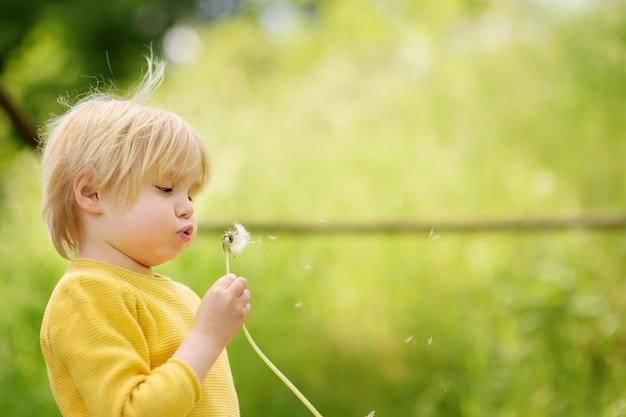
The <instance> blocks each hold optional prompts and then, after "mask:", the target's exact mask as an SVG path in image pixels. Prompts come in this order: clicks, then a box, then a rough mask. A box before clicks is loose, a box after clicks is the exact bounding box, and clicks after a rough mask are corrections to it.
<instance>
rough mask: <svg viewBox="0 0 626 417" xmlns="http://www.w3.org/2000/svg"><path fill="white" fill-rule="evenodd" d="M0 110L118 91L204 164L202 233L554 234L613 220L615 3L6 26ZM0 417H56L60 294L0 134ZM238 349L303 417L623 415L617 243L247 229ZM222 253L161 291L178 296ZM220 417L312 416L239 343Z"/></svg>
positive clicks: (625, 324) (57, 17)
mask: <svg viewBox="0 0 626 417" xmlns="http://www.w3.org/2000/svg"><path fill="white" fill-rule="evenodd" d="M0 16H1V18H0V23H1V25H0V27H1V28H2V29H0V48H1V50H0V54H1V56H0V64H1V65H2V67H1V71H2V73H1V78H0V85H2V86H3V87H4V89H5V90H6V91H7V92H8V95H9V97H11V99H12V100H13V105H14V106H15V107H16V108H18V109H19V110H20V111H21V112H22V114H24V115H28V116H27V118H28V119H30V120H31V122H32V124H34V125H36V126H41V124H42V123H43V122H44V121H45V119H46V118H47V117H48V115H49V114H50V113H59V112H61V111H62V110H63V108H62V107H61V106H60V105H58V104H57V103H56V101H55V100H56V97H57V96H59V95H63V94H66V93H68V94H69V95H70V96H72V97H73V96H76V95H80V94H84V93H85V92H86V91H88V86H89V85H90V84H94V83H100V84H101V85H104V86H106V85H108V84H110V82H114V83H115V85H117V86H119V87H120V88H122V89H126V88H128V87H129V86H130V85H132V83H133V81H134V80H136V79H137V78H138V77H139V74H140V70H141V66H142V65H143V57H142V56H143V55H145V54H147V53H148V48H147V46H146V45H149V44H150V43H151V44H152V48H153V50H154V51H155V53H156V54H157V55H159V56H163V57H165V58H167V59H168V60H169V61H170V66H169V68H168V76H167V78H166V81H165V83H164V84H163V86H162V87H161V89H160V90H159V91H158V93H157V95H156V96H155V101H154V103H155V104H157V105H159V106H163V107H166V108H168V109H170V110H172V111H174V112H177V113H179V114H180V115H181V116H183V118H185V119H186V120H187V121H188V122H189V123H190V124H192V125H193V126H194V127H195V128H196V129H197V130H198V131H199V132H200V133H201V135H202V137H203V138H204V139H205V140H206V143H207V145H208V147H209V149H210V150H211V154H212V158H213V161H214V166H215V171H214V176H213V179H212V184H211V186H210V188H209V189H208V191H206V192H205V193H204V194H203V195H202V196H201V197H200V198H199V199H198V201H197V206H196V208H197V217H198V219H199V222H200V223H203V224H214V223H225V224H229V223H232V222H233V221H240V222H242V223H243V224H244V226H245V225H246V223H247V222H250V223H253V222H254V223H257V222H272V223H282V222H300V223H301V224H305V225H306V224H309V225H318V226H319V227H320V228H322V227H329V228H330V227H332V226H333V225H338V224H342V223H343V222H345V221H352V222H360V223H363V224H369V223H378V222H381V221H420V222H428V221H433V222H435V221H440V220H472V219H506V218H534V217H539V216H545V215H549V216H564V217H566V216H577V215H582V214H585V213H605V212H617V213H620V212H623V211H624V208H625V205H626V196H625V191H626V175H625V174H624V161H626V105H625V103H624V98H625V97H626V4H625V3H624V2H623V1H619V0H613V1H611V0H596V1H593V0H576V1H574V0H572V1H568V0H559V1H556V0H554V1H548V0H545V1H540V0H534V1H533V0H509V1H495V0H493V1H489V0H483V1H481V0H471V1H470V0H465V1H462V0H442V1H438V2H426V1H411V0H389V1H382V0H381V1H356V0H342V1H340V2H334V1H318V2H315V1H308V2H306V1H293V2H267V1H260V0H257V1H247V2H244V1H241V0H240V1H235V0H231V1H227V0H222V1H216V0H204V1H200V2H197V3H196V2H191V1H190V2H180V3H176V4H175V3H174V2H166V1H157V0H154V1H152V2H139V1H121V0H118V1H108V2H102V1H91V2H76V1H68V2H46V3H41V4H40V3H39V2H36V1H33V0H30V1H26V2H24V1H21V2H19V3H18V2H15V1H6V2H3V6H2V12H1V13H0ZM0 152H1V153H0V175H1V181H0V187H1V188H0V210H1V216H0V259H2V261H1V262H0V279H1V280H2V291H1V292H0V392H1V393H2V394H1V395H0V415H3V416H39V417H45V416H58V415H59V413H58V411H57V409H56V406H55V404H54V401H53V399H52V397H51V394H50V391H49V388H48V382H47V378H46V373H45V366H44V363H43V359H42V357H41V354H40V350H39V341H38V332H39V325H40V321H41V315H42V313H43V310H44V308H45V304H46V302H47V298H48V296H49V294H50V292H51V290H52V288H53V286H54V285H55V283H56V281H57V280H58V278H59V277H60V276H61V274H62V273H63V271H64V268H65V266H66V261H64V260H62V259H60V258H59V256H58V255H57V254H56V253H55V252H54V250H53V248H52V245H51V244H50V243H49V241H48V237H47V234H46V231H45V228H44V225H43V223H42V221H41V218H40V214H39V202H40V181H39V163H38V155H37V153H36V151H34V150H33V149H32V147H29V146H28V145H26V144H24V140H23V138H22V137H21V136H20V135H19V134H18V132H17V131H16V129H14V127H13V125H12V124H11V122H10V120H9V118H8V117H7V116H6V114H5V113H4V112H2V113H0ZM250 232H251V234H252V237H253V239H254V244H252V245H250V246H249V247H248V248H247V249H246V250H245V251H244V252H243V253H242V254H240V255H237V256H236V257H235V258H234V259H232V261H231V269H232V270H233V271H235V272H237V273H238V274H240V275H243V276H246V277H247V278H248V279H249V285H250V289H251V291H252V294H253V310H252V314H251V315H250V318H249V320H248V328H249V329H250V332H251V333H252V335H253V336H254V337H255V339H256V341H257V343H258V344H259V346H260V347H261V348H262V349H263V350H264V351H265V353H266V354H267V355H268V356H269V357H270V359H272V360H273V362H274V363H275V364H276V365H277V366H278V367H279V368H280V369H281V370H282V371H283V372H284V373H285V374H286V375H287V376H288V377H289V378H290V379H291V380H292V381H293V382H294V383H295V384H296V385H297V386H298V387H299V388H300V390H301V391H302V392H303V393H304V394H305V395H306V396H307V397H308V398H309V400H310V401H311V402H312V403H313V404H314V405H315V406H316V408H318V410H320V412H321V413H322V414H323V415H324V416H328V417H332V416H361V417H362V416H365V415H366V414H368V413H369V412H370V411H371V410H376V416H377V417H383V416H394V417H398V416H420V417H422V416H467V417H484V416H568V417H573V416H601V417H618V416H625V415H626V321H625V315H626V280H625V278H626V276H625V275H626V274H625V271H626V235H625V233H624V230H623V229H613V230H588V229H581V228H578V229H568V230H562V231H554V230H553V231H535V232H527V233H513V232H501V233H486V232H481V231H476V232H474V233H466V234H454V233H445V232H438V231H437V230H433V231H432V232H431V231H429V230H424V233H423V234H421V233H406V234H392V233H378V234H370V235H368V234H365V235H362V234H361V235H356V234H323V233H309V234H297V233H292V234H288V233H273V232H271V231H255V230H254V229H251V230H250ZM220 235H221V233H219V232H217V231H216V232H206V233H204V234H202V235H200V236H199V237H198V239H197V241H196V243H195V244H194V245H193V246H192V248H191V249H190V250H189V251H188V252H186V253H185V254H183V255H181V256H180V257H179V258H178V259H177V260H175V261H173V262H171V263H169V264H167V265H163V266H162V267H159V268H158V270H159V272H162V273H164V274H167V275H169V276H171V277H173V278H175V279H177V280H180V281H183V282H185V283H187V284H188V285H190V286H191V287H192V288H193V289H194V290H196V291H197V292H198V293H199V294H203V293H204V291H206V289H207V288H208V287H209V286H210V285H211V283H212V282H213V281H214V280H215V279H216V278H217V277H218V276H220V275H222V274H223V273H224V259H223V256H222V254H221V251H220V244H219V239H220ZM229 349H230V356H231V362H232V366H233V372H234V376H235V381H236V385H237V388H238V392H239V396H240V402H241V408H242V416H250V417H252V416H278V417H280V416H285V417H286V416H290V417H291V416H307V415H309V414H310V413H309V412H308V411H307V410H306V408H304V406H302V405H301V404H300V403H299V402H298V400H297V399H296V398H295V397H294V396H293V395H292V393H291V392H290V391H289V390H288V389H287V388H286V387H284V386H283V385H282V383H281V382H280V381H279V380H278V379H277V378H276V377H275V376H274V375H273V374H272V373H271V372H270V371H269V370H268V369H267V368H266V367H265V365H264V364H263V363H262V362H261V361H260V360H259V359H258V357H257V356H256V355H255V354H254V352H253V351H252V349H251V348H250V347H249V346H248V344H247V342H246V340H245V338H244V337H243V335H241V334H240V335H238V336H237V337H236V338H235V339H234V340H233V342H232V343H231V344H230V347H229Z"/></svg>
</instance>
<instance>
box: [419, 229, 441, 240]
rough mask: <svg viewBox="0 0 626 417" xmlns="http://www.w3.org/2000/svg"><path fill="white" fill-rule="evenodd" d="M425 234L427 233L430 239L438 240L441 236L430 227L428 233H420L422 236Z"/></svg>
mask: <svg viewBox="0 0 626 417" xmlns="http://www.w3.org/2000/svg"><path fill="white" fill-rule="evenodd" d="M426 235H428V237H430V238H431V239H432V240H439V238H440V237H441V236H439V234H438V233H435V229H430V232H428V233H422V236H426Z"/></svg>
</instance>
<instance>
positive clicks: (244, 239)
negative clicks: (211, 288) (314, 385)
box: [222, 223, 322, 417]
mask: <svg viewBox="0 0 626 417" xmlns="http://www.w3.org/2000/svg"><path fill="white" fill-rule="evenodd" d="M234 227H235V228H234V229H229V230H227V231H226V232H225V233H224V234H223V235H222V252H224V255H225V257H226V273H227V274H229V273H230V254H231V253H241V251H242V250H244V249H245V247H246V246H247V245H248V240H249V239H250V233H248V231H247V230H246V228H245V227H243V226H242V225H241V224H239V223H235V224H234ZM268 237H269V238H270V239H271V238H272V236H268ZM274 239H275V237H274ZM241 329H242V330H243V333H244V335H245V336H246V339H248V343H250V346H252V349H254V351H255V352H256V354H257V355H258V356H259V358H261V360H262V361H263V362H265V364H266V365H267V366H268V367H269V368H270V369H271V370H272V372H274V374H275V375H276V376H277V377H278V378H280V380H281V381H283V383H284V384H285V385H286V386H287V388H289V389H290V390H291V391H292V392H293V393H294V394H295V395H296V397H298V399H299V400H300V401H302V404H304V405H305V406H306V408H308V409H309V411H310V412H311V413H312V414H313V415H314V416H315V417H322V415H321V414H320V413H319V411H317V410H316V409H315V407H313V404H311V403H310V402H309V400H308V399H307V398H306V397H305V396H304V395H302V393H301V392H300V391H299V390H298V388H296V386H295V385H293V383H292V382H291V381H289V379H287V377H286V376H285V375H283V373H282V372H281V371H280V370H279V369H278V368H277V367H276V365H274V364H273V363H272V362H271V361H270V360H269V358H268V357H267V356H265V354H264V353H263V351H262V350H261V349H260V348H259V347H258V346H257V344H256V343H255V342H254V339H252V336H251V335H250V332H249V331H248V328H247V327H246V325H245V324H244V325H243V326H242V328H241Z"/></svg>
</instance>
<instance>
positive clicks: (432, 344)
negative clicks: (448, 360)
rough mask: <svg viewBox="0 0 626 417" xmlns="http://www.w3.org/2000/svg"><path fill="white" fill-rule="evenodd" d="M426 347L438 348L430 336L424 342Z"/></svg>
mask: <svg viewBox="0 0 626 417" xmlns="http://www.w3.org/2000/svg"><path fill="white" fill-rule="evenodd" d="M426 346H439V344H437V342H435V341H434V340H433V337H432V336H430V337H429V338H428V340H427V341H426Z"/></svg>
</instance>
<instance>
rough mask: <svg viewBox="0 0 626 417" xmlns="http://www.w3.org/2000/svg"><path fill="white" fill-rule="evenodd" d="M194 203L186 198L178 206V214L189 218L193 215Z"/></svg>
mask: <svg viewBox="0 0 626 417" xmlns="http://www.w3.org/2000/svg"><path fill="white" fill-rule="evenodd" d="M193 213H194V210H193V204H191V201H189V199H188V198H184V199H183V200H181V202H180V203H179V204H178V206H177V207H176V216H177V217H182V218H183V219H188V218H190V217H191V216H193Z"/></svg>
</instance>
